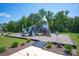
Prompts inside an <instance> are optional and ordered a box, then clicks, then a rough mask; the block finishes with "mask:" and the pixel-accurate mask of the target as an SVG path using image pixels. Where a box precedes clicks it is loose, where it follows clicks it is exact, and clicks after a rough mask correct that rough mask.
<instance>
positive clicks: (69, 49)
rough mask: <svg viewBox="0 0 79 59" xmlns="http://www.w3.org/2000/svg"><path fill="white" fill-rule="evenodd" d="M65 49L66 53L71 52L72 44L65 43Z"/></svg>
mask: <svg viewBox="0 0 79 59" xmlns="http://www.w3.org/2000/svg"><path fill="white" fill-rule="evenodd" d="M64 47H65V50H66V52H67V53H68V54H70V53H71V52H72V49H73V48H72V46H71V45H69V44H65V46H64Z"/></svg>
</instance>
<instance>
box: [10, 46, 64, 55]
mask: <svg viewBox="0 0 79 59" xmlns="http://www.w3.org/2000/svg"><path fill="white" fill-rule="evenodd" d="M10 56H63V55H59V54H56V53H54V52H49V51H46V50H42V49H41V48H38V47H35V46H29V47H27V48H25V49H23V50H20V51H18V52H16V53H14V54H12V55H10Z"/></svg>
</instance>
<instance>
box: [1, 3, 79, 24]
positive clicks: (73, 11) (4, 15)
mask: <svg viewBox="0 0 79 59" xmlns="http://www.w3.org/2000/svg"><path fill="white" fill-rule="evenodd" d="M42 8H44V9H45V10H46V11H48V10H50V11H51V12H54V14H56V13H57V12H58V11H62V10H69V11H70V13H69V15H68V16H69V17H74V16H79V4H77V3H59V4H58V3H16V4H15V3H13V4H12V3H0V23H6V22H9V21H11V20H13V21H18V20H19V19H20V18H21V17H22V16H23V15H25V16H29V14H30V13H37V12H38V11H39V10H40V9H42Z"/></svg>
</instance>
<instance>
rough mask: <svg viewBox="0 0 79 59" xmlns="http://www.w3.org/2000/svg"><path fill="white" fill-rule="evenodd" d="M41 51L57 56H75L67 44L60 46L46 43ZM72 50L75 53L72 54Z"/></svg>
mask: <svg viewBox="0 0 79 59" xmlns="http://www.w3.org/2000/svg"><path fill="white" fill-rule="evenodd" d="M43 49H44V50H47V51H50V52H55V53H57V54H61V55H65V56H69V55H76V54H74V53H75V51H76V50H75V49H74V48H73V47H72V46H71V45H68V44H65V45H61V44H54V43H51V42H48V43H47V45H45V46H44V47H43ZM70 49H71V50H70ZM66 50H68V51H66ZM73 50H75V51H74V52H73ZM68 52H69V53H68Z"/></svg>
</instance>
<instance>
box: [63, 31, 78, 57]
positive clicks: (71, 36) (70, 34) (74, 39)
mask: <svg viewBox="0 0 79 59" xmlns="http://www.w3.org/2000/svg"><path fill="white" fill-rule="evenodd" d="M62 34H68V35H69V36H70V38H71V39H72V41H73V42H74V43H75V44H76V46H77V55H79V38H78V36H77V35H79V34H76V33H62Z"/></svg>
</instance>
